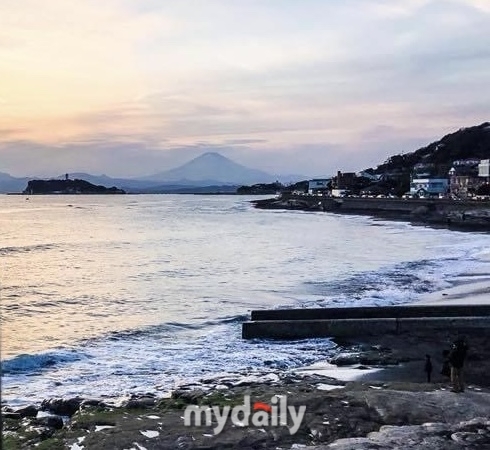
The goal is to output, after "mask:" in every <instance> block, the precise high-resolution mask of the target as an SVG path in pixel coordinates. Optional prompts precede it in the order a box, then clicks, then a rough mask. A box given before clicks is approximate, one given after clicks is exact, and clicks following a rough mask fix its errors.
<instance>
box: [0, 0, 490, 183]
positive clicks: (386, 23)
mask: <svg viewBox="0 0 490 450" xmlns="http://www.w3.org/2000/svg"><path fill="white" fill-rule="evenodd" d="M489 24H490V0H236V1H235V0H174V1H170V0H104V1H100V0H41V1H40V0H2V2H1V5H0V172H8V173H10V174H12V175H15V176H24V175H41V176H48V175H58V174H60V173H64V172H75V171H77V172H82V171H85V172H91V173H94V174H101V173H106V174H108V175H111V176H138V175H147V174H152V173H155V172H159V171H163V170H167V169H170V168H172V167H175V166H178V165H180V164H182V163H184V162H187V161H188V160H190V159H192V158H194V157H196V156H198V155H199V154H201V153H204V152H206V151H217V152H219V153H221V154H223V155H225V156H227V157H229V158H231V159H233V160H234V161H236V162H238V163H241V164H244V165H247V166H249V167H253V168H260V169H263V170H265V171H268V172H270V173H280V174H288V173H299V174H305V175H308V176H321V175H329V174H331V173H333V172H334V171H336V170H337V169H338V168H339V169H344V170H359V169H362V168H365V167H369V166H372V165H376V164H377V163H380V162H382V161H383V160H384V159H386V157H387V156H389V155H391V154H395V153H401V152H407V151H412V150H415V149H417V148H418V147H421V146H423V145H425V144H427V143H429V142H431V141H434V140H437V139H439V138H440V137H442V136H443V135H444V134H447V133H449V132H452V131H456V130H457V129H458V128H461V127H464V126H472V125H477V124H479V123H482V122H484V121H487V120H490V85H489V81H490V26H489Z"/></svg>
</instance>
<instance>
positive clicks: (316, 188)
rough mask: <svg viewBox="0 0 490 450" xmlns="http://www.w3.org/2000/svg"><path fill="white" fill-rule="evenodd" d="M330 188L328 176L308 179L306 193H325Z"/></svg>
mask: <svg viewBox="0 0 490 450" xmlns="http://www.w3.org/2000/svg"><path fill="white" fill-rule="evenodd" d="M329 190H330V178H322V179H314V180H309V181H308V194H310V195H318V194H322V195H323V194H327V193H328V192H329Z"/></svg>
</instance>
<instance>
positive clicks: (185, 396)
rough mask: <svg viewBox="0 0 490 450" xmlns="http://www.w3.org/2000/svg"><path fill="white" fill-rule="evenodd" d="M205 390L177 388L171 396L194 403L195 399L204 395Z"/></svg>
mask: <svg viewBox="0 0 490 450" xmlns="http://www.w3.org/2000/svg"><path fill="white" fill-rule="evenodd" d="M204 395H205V392H204V391H202V390H201V389H193V390H192V391H186V390H177V391H174V392H172V398H174V399H177V398H178V399H180V400H183V401H184V402H185V403H189V404H195V403H196V402H197V400H199V399H201V398H202V397H204Z"/></svg>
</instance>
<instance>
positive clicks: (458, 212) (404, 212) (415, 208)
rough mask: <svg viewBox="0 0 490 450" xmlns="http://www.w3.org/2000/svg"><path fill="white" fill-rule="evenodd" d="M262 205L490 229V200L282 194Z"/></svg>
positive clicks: (258, 205) (258, 202) (257, 204)
mask: <svg viewBox="0 0 490 450" xmlns="http://www.w3.org/2000/svg"><path fill="white" fill-rule="evenodd" d="M252 203H253V204H254V206H255V207H256V208H259V209H289V210H300V211H323V212H330V213H336V214H359V215H368V216H372V217H378V218H382V219H390V220H401V221H407V222H411V223H412V224H415V225H430V226H435V227H439V228H441V227H444V228H450V229H455V230H462V231H490V202H489V201H471V200H468V201H460V200H448V199H400V198H360V197H353V198H350V197H346V198H332V197H318V196H309V195H302V196H294V195H282V196H280V197H275V198H268V199H261V200H255V201H253V202H252Z"/></svg>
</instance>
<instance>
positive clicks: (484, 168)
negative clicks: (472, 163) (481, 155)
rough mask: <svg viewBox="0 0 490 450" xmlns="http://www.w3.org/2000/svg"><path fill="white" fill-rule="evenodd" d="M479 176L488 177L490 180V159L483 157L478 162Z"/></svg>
mask: <svg viewBox="0 0 490 450" xmlns="http://www.w3.org/2000/svg"><path fill="white" fill-rule="evenodd" d="M478 176H480V177H485V178H487V181H490V179H489V178H490V159H482V160H481V161H480V164H478Z"/></svg>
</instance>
